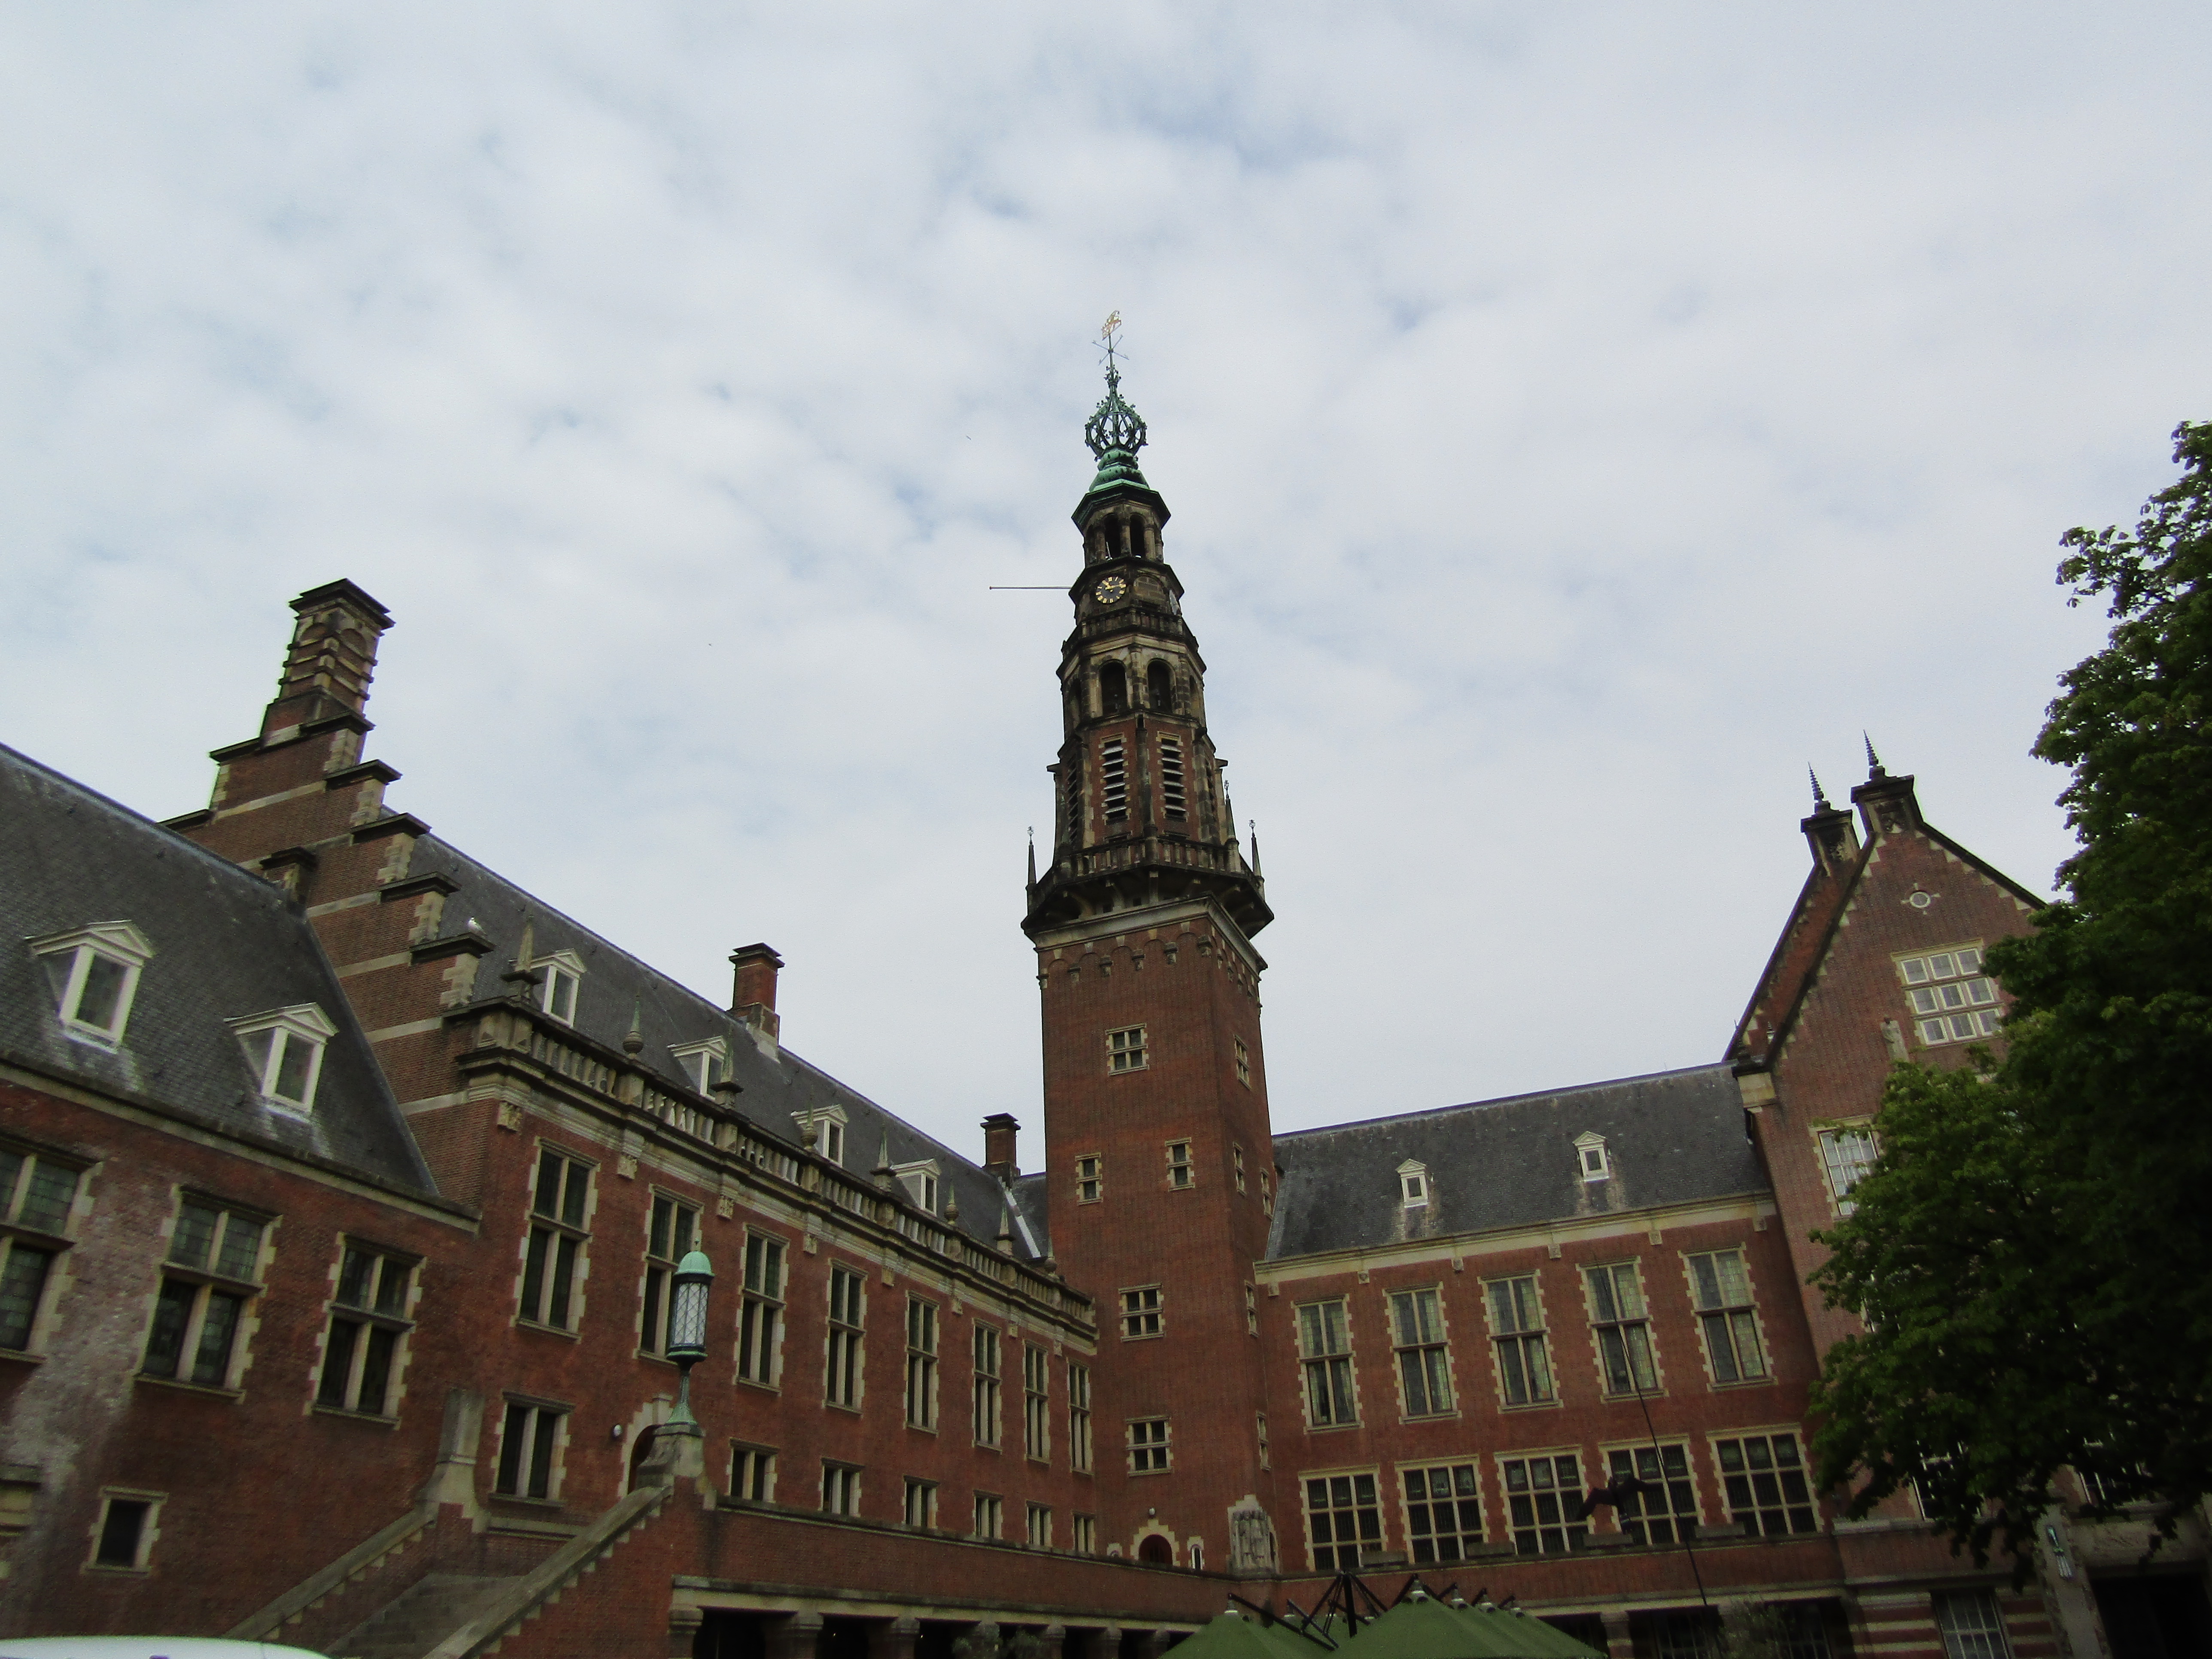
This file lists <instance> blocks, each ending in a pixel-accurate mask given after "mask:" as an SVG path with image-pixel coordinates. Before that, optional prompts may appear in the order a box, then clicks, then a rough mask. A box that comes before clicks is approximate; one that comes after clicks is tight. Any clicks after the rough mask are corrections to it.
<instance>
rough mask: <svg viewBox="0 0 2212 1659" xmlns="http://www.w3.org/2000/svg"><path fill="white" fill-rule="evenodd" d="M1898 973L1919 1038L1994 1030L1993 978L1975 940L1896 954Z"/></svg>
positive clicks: (1930, 1040) (1965, 1037)
mask: <svg viewBox="0 0 2212 1659" xmlns="http://www.w3.org/2000/svg"><path fill="white" fill-rule="evenodd" d="M1897 976H1898V978H1899V979H1900V980H1902V981H1904V982H1905V1000H1906V1001H1908V1002H1910V1003H1911V1005H1912V1014H1913V1023H1914V1025H1915V1027H1916V1029H1917V1030H1918V1031H1919V1033H1920V1040H1921V1042H1924V1043H1927V1044H1929V1046H1931V1047H1932V1046H1934V1045H1935V1044H1936V1043H1939V1042H1970V1041H1972V1039H1974V1038H1976V1037H1985V1036H1996V1030H1997V987H1996V981H1995V980H1992V979H1989V978H1986V977H1985V976H1984V975H1983V973H1982V947H1981V945H1979V944H1974V945H1953V946H1951V947H1950V949H1948V950H1946V951H1927V952H1925V953H1924V954H1923V955H1920V956H1911V957H1898V958H1897Z"/></svg>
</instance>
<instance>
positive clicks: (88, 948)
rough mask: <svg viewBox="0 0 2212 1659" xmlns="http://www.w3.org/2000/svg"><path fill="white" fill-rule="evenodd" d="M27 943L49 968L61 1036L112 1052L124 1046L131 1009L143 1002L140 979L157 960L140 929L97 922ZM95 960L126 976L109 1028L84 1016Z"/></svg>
mask: <svg viewBox="0 0 2212 1659" xmlns="http://www.w3.org/2000/svg"><path fill="white" fill-rule="evenodd" d="M26 943H27V945H29V947H30V951H31V954H32V955H33V956H34V957H38V958H40V966H41V967H42V968H44V969H46V981H47V985H48V987H49V988H50V989H51V990H52V993H53V998H54V1018H55V1019H56V1020H57V1021H58V1023H59V1024H60V1025H61V1028H62V1034H63V1035H64V1036H67V1037H69V1038H70V1039H72V1040H73V1041H75V1042H83V1043H88V1044H89V1045H90V1046H92V1047H93V1048H104V1049H106V1050H108V1051H109V1052H111V1053H112V1052H113V1051H114V1050H115V1049H117V1048H121V1047H122V1045H123V1036H124V1033H125V1032H126V1031H128V1030H130V1029H131V1006H132V1005H133V1004H134V1003H136V1002H137V999H138V984H139V980H140V978H141V975H142V974H143V969H145V966H146V964H147V963H149V961H151V960H152V959H153V956H154V945H153V942H152V941H151V940H149V939H148V938H147V937H146V935H145V934H144V933H141V932H140V931H139V930H138V927H137V924H136V923H134V922H129V921H95V922H91V923H88V925H86V926H85V927H72V928H70V929H69V930H67V931H66V932H64V933H47V934H44V935H42V936H41V937H40V938H38V939H30V940H27V941H26ZM64 956H66V957H68V965H67V966H66V967H64V966H63V965H62V958H63V957H64ZM95 961H102V962H106V963H109V964H110V965H112V966H113V967H116V968H119V969H122V973H123V977H122V981H121V982H120V983H119V984H118V986H117V987H116V994H115V1003H114V1006H113V1007H112V1010H111V1011H110V1012H109V1015H108V1019H107V1023H106V1024H104V1025H103V1024H99V1023H98V1022H96V1021H93V1020H88V1019H85V1018H81V1012H82V1006H83V1003H84V994H85V991H86V989H87V987H88V985H89V984H90V982H91V977H92V968H93V963H94V962H95Z"/></svg>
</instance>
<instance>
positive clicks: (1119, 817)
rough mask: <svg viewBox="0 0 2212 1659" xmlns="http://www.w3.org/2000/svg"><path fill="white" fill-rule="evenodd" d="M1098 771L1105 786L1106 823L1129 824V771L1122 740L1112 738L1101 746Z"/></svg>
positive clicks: (1103, 795) (1103, 793) (1103, 796)
mask: <svg viewBox="0 0 2212 1659" xmlns="http://www.w3.org/2000/svg"><path fill="white" fill-rule="evenodd" d="M1098 769H1099V773H1100V776H1101V778H1102V780H1103V782H1104V785H1105V787H1104V789H1103V791H1102V792H1101V795H1102V798H1103V800H1104V802H1105V805H1106V822H1107V823H1127V822H1128V821H1129V769H1128V764H1127V761H1126V760H1125V759H1124V758H1123V754H1122V749H1121V738H1109V739H1108V740H1107V742H1105V743H1104V744H1102V745H1100V748H1099V750H1098Z"/></svg>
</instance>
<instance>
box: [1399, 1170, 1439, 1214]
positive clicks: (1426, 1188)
mask: <svg viewBox="0 0 2212 1659" xmlns="http://www.w3.org/2000/svg"><path fill="white" fill-rule="evenodd" d="M1397 1175H1398V1207H1399V1208H1400V1209H1401V1210H1425V1209H1426V1208H1427V1207H1428V1205H1429V1199H1430V1196H1431V1194H1432V1193H1434V1191H1435V1190H1436V1188H1435V1183H1434V1182H1431V1180H1430V1179H1429V1166H1428V1165H1427V1164H1424V1163H1422V1162H1421V1161H1420V1160H1419V1158H1407V1160H1406V1161H1405V1162H1404V1163H1403V1164H1400V1165H1399V1166H1398V1170H1397Z"/></svg>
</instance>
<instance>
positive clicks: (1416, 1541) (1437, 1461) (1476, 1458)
mask: <svg viewBox="0 0 2212 1659" xmlns="http://www.w3.org/2000/svg"><path fill="white" fill-rule="evenodd" d="M1391 1467H1392V1468H1393V1469H1394V1470H1395V1471H1396V1473H1397V1476H1398V1479H1397V1481H1396V1486H1395V1490H1396V1494H1397V1498H1398V1510H1399V1521H1400V1524H1401V1528H1403V1536H1404V1538H1405V1541H1406V1558H1407V1564H1408V1565H1411V1566H1413V1567H1414V1568H1416V1569H1419V1568H1421V1567H1448V1566H1450V1565H1454V1564H1455V1563H1467V1562H1471V1561H1472V1560H1473V1559H1474V1557H1472V1556H1470V1555H1468V1554H1466V1553H1461V1554H1458V1555H1454V1556H1450V1557H1448V1558H1447V1557H1443V1556H1441V1555H1439V1554H1438V1553H1437V1551H1436V1547H1435V1546H1436V1540H1437V1537H1438V1536H1439V1535H1440V1531H1439V1529H1438V1528H1437V1526H1436V1524H1435V1516H1433V1515H1431V1517H1430V1525H1429V1528H1428V1531H1427V1539H1428V1541H1429V1545H1430V1553H1429V1556H1428V1558H1427V1559H1422V1557H1421V1554H1420V1546H1421V1534H1418V1533H1417V1532H1416V1531H1415V1530H1414V1527H1413V1508H1414V1505H1416V1504H1424V1505H1426V1506H1428V1507H1430V1508H1431V1510H1433V1509H1434V1508H1435V1507H1436V1506H1437V1503H1438V1501H1439V1500H1438V1499H1437V1498H1436V1497H1435V1495H1434V1494H1433V1493H1426V1494H1425V1495H1424V1496H1422V1497H1419V1498H1416V1497H1414V1496H1413V1494H1412V1493H1411V1492H1408V1491H1407V1484H1408V1483H1407V1476H1408V1475H1412V1474H1419V1475H1420V1476H1422V1477H1423V1484H1424V1486H1426V1485H1427V1484H1428V1481H1427V1477H1429V1476H1431V1475H1433V1474H1436V1472H1437V1471H1438V1470H1439V1469H1441V1470H1443V1471H1444V1472H1445V1473H1446V1474H1447V1475H1448V1476H1456V1474H1458V1472H1459V1471H1460V1470H1462V1469H1465V1470H1466V1471H1467V1472H1468V1480H1470V1481H1471V1482H1472V1483H1473V1485H1474V1495H1473V1496H1472V1497H1471V1498H1467V1497H1462V1496H1461V1495H1460V1493H1459V1492H1458V1490H1457V1487H1458V1482H1457V1480H1452V1486H1453V1488H1454V1489H1453V1491H1452V1492H1449V1493H1448V1494H1447V1495H1446V1496H1445V1498H1443V1500H1442V1501H1443V1502H1444V1503H1449V1504H1451V1505H1452V1506H1453V1509H1452V1515H1451V1519H1452V1522H1454V1524H1453V1525H1452V1526H1451V1527H1450V1528H1449V1529H1448V1530H1449V1532H1450V1533H1451V1534H1452V1536H1453V1538H1454V1540H1455V1547H1460V1546H1459V1545H1458V1544H1457V1543H1456V1541H1458V1540H1462V1539H1464V1538H1465V1537H1466V1535H1467V1530H1468V1529H1467V1528H1466V1526H1465V1525H1463V1524H1461V1523H1462V1522H1463V1520H1464V1516H1463V1513H1462V1510H1461V1509H1460V1507H1459V1506H1460V1505H1462V1504H1468V1503H1472V1504H1474V1513H1475V1525H1474V1542H1476V1543H1477V1544H1486V1543H1488V1542H1490V1541H1491V1538H1490V1510H1489V1504H1488V1501H1487V1494H1486V1492H1484V1491H1483V1479H1482V1459H1481V1457H1480V1455H1479V1454H1477V1453H1474V1452H1469V1453H1468V1454H1467V1455H1465V1456H1462V1457H1449V1456H1447V1457H1415V1458H1409V1459H1406V1460H1404V1461H1401V1462H1396V1463H1394V1464H1392V1465H1391Z"/></svg>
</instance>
